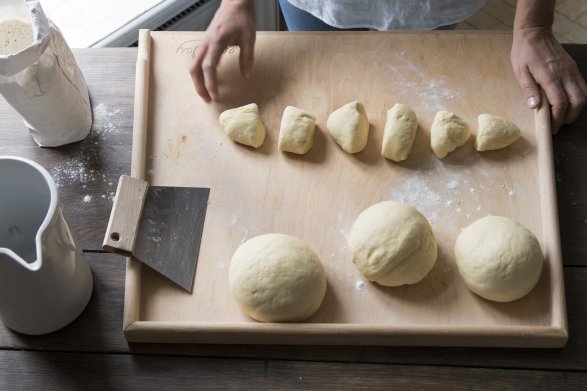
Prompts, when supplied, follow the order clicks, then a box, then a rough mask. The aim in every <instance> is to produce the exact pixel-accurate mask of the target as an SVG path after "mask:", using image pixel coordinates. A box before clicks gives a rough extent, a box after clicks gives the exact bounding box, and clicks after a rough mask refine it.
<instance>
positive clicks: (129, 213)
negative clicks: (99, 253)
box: [102, 175, 149, 257]
mask: <svg viewBox="0 0 587 391" xmlns="http://www.w3.org/2000/svg"><path fill="white" fill-rule="evenodd" d="M148 188H149V183H147V182H145V181H143V180H142V179H137V178H131V177H129V176H127V175H122V176H121V177H120V180H119V181H118V188H117V189H116V196H115V197H114V205H113V206H112V212H110V220H109V221H108V227H107V228H106V235H105V236H104V243H103V244H102V248H103V249H104V250H105V251H108V252H111V253H116V254H120V255H124V256H127V257H130V256H131V254H132V251H133V249H134V245H135V241H136V237H137V231H138V229H139V221H140V219H141V214H142V212H143V205H144V204H145V198H146V196H147V189H148Z"/></svg>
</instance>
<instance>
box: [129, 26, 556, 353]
mask: <svg viewBox="0 0 587 391" xmlns="http://www.w3.org/2000/svg"><path fill="white" fill-rule="evenodd" d="M201 38H202V33H197V32H149V31H146V30H145V31H142V32H141V39H140V46H139V58H138V62H137V79H136V80H137V83H136V97H135V99H136V100H135V129H134V136H133V151H132V155H133V156H132V175H133V176H136V177H140V178H144V179H146V180H147V181H149V182H150V183H151V184H153V185H158V186H169V185H172V186H195V187H209V188H210V189H211V193H210V202H209V205H208V210H207V215H206V222H205V226H204V233H203V238H202V245H201V248H200V253H199V259H198V265H197V270H196V278H195V283H194V289H193V293H192V294H188V293H186V292H185V291H183V290H182V289H180V288H178V287H176V286H175V285H174V284H173V283H171V282H168V281H167V280H165V279H164V278H163V277H161V276H159V275H158V274H156V273H154V272H152V271H151V270H149V269H148V268H147V267H142V266H141V264H140V263H139V262H137V261H135V260H132V259H129V260H128V265H127V276H126V297H125V313H124V332H125V335H126V337H127V339H128V340H129V341H136V342H198V343H239V344H240V343H260V344H265V343H270V344H346V345H356V344H364V345H445V346H509V347H511V346H526V347H556V346H562V345H564V343H565V341H566V339H567V324H566V311H565V300H564V287H563V274H562V262H561V251H560V244H559V231H558V215H557V208H556V193H555V183H554V170H553V155H552V145H551V135H550V126H549V118H548V111H547V110H539V111H537V112H536V113H535V112H533V111H531V110H529V109H528V108H527V107H526V105H525V101H524V99H523V98H522V96H521V93H520V91H519V87H518V85H517V82H516V80H515V78H514V75H513V73H512V69H511V65H510V60H509V51H510V45H511V39H512V37H511V35H510V34H509V33H505V32H491V33H488V32H458V31H457V32H454V31H453V32H430V33H377V32H367V33H259V34H258V36H257V43H256V48H255V60H256V63H255V73H254V76H253V77H252V78H250V79H249V80H247V81H245V80H243V79H242V78H241V76H240V74H239V71H238V49H230V50H228V51H227V52H226V53H225V55H224V56H223V59H222V62H221V66H220V69H219V79H220V81H221V84H220V96H221V103H216V104H210V105H209V104H206V103H204V102H203V101H202V100H201V99H200V98H199V97H198V96H197V95H196V93H195V90H194V88H193V85H192V81H191V79H190V76H189V73H188V69H189V66H190V64H191V63H192V61H193V53H194V50H195V48H196V47H197V45H198V44H199V42H200V40H201ZM353 100H360V101H361V102H363V103H364V105H365V107H366V111H367V114H368V117H369V122H370V124H371V126H370V136H369V142H368V145H367V147H366V149H365V150H364V151H362V152H361V153H358V154H357V155H349V154H347V153H345V152H343V151H342V150H341V149H340V148H339V147H338V146H337V145H336V144H335V143H334V141H333V140H332V139H331V138H330V136H329V135H328V133H327V131H326V129H325V124H326V119H327V117H328V115H329V114H330V113H331V112H332V111H333V110H335V109H336V108H338V107H340V106H341V105H343V104H345V103H347V102H349V101H353ZM251 102H255V103H257V104H258V105H259V108H260V113H261V116H262V119H263V121H264V123H265V125H266V127H267V138H266V140H265V143H264V144H263V146H262V147H261V148H259V149H258V150H255V149H252V148H248V147H243V146H241V145H237V144H235V143H233V142H232V141H231V140H229V139H228V138H227V136H226V135H225V133H224V132H223V130H222V128H221V127H220V125H219V123H218V115H219V113H220V112H222V111H223V110H225V109H227V108H232V107H236V106H241V105H244V104H247V103H251ZM396 102H402V103H404V104H407V105H409V106H411V107H412V108H413V109H414V110H415V111H416V114H417V115H418V121H419V128H418V133H417V137H416V141H415V146H414V149H413V152H412V153H411V155H410V157H409V159H408V160H406V161H405V162H402V163H399V164H397V163H393V162H390V161H386V160H385V159H383V158H382V157H381V156H380V153H379V151H380V148H381V137H382V131H383V127H384V124H385V119H386V112H387V110H388V109H389V108H391V107H392V106H393V105H394V104H395V103H396ZM287 105H293V106H297V107H300V108H302V109H305V110H308V111H310V112H312V113H313V114H314V115H315V116H316V117H317V124H318V128H319V129H318V131H317V134H316V137H315V145H314V147H313V148H312V149H311V150H310V151H309V152H308V154H307V155H304V156H294V155H291V154H286V153H282V152H279V151H278V149H277V139H278V134H279V125H280V121H281V114H282V112H283V110H284V108H285V107H286V106H287ZM441 109H446V110H449V111H453V112H455V113H457V114H458V115H460V116H462V117H463V118H464V119H465V120H467V121H468V122H469V123H470V124H471V125H472V128H473V130H474V131H475V129H476V122H477V115H478V114H481V113H486V112H487V113H492V114H496V115H501V116H504V117H506V118H509V119H511V120H513V121H514V122H515V123H517V124H518V126H520V128H521V129H522V133H523V136H522V138H521V139H520V140H518V141H517V142H516V143H515V144H514V145H512V146H511V147H509V148H506V149H504V150H501V151H493V152H485V153H479V152H477V151H475V150H474V148H473V146H472V140H471V141H470V142H469V143H467V144H466V145H465V146H464V147H462V148H460V149H459V150H458V151H456V152H454V153H452V154H451V155H449V156H448V157H447V158H445V159H443V160H438V159H437V158H436V157H435V156H434V155H433V153H432V151H431V149H430V147H429V129H430V124H431V122H432V119H433V117H434V114H435V113H436V111H438V110H441ZM389 199H394V200H399V201H404V202H407V203H410V204H412V205H413V206H415V207H416V208H418V209H419V210H420V211H421V212H422V213H423V214H424V215H425V216H426V217H427V218H428V219H429V221H430V223H431V225H432V228H433V230H434V232H435V234H436V237H437V240H438V248H439V257H438V260H437V262H436V265H435V267H434V268H433V270H432V271H431V272H430V273H429V275H428V276H427V277H426V278H425V279H424V280H423V281H421V282H420V283H418V284H415V285H410V286H402V287H396V288H385V287H381V286H378V285H376V284H372V283H370V282H368V281H366V280H365V278H363V277H362V276H361V274H360V273H359V272H358V270H357V269H356V268H355V267H354V265H353V264H352V262H351V259H350V254H349V251H348V249H347V237H348V234H349V230H350V228H351V226H352V224H353V221H354V219H355V218H356V216H357V215H358V214H359V213H360V212H361V211H362V210H364V209H365V208H367V207H368V206H370V205H371V204H373V203H376V202H379V201H381V200H389ZM488 214H497V215H502V216H507V217H510V218H513V219H515V220H517V221H519V222H521V223H522V224H524V225H525V226H527V227H528V228H529V229H531V230H532V231H533V232H534V233H535V234H536V236H537V237H538V239H539V241H540V243H541V245H542V248H543V251H544V254H545V267H544V271H543V274H542V277H541V279H540V282H539V283H538V285H537V286H536V288H535V289H534V290H533V291H532V292H531V293H530V294H529V295H528V296H526V297H524V298H522V299H520V300H517V301H514V302H511V303H494V302H490V301H487V300H484V299H482V298H480V297H478V296H476V295H474V294H473V293H471V292H470V291H468V290H467V288H466V287H465V285H464V284H463V281H462V279H461V277H460V275H459V273H458V270H457V268H456V265H455V261H454V257H453V246H454V241H455V239H456V237H457V235H458V233H459V232H460V231H461V229H463V228H464V227H466V226H467V225H468V224H470V223H472V222H473V221H475V220H476V219H478V218H481V217H483V216H486V215H488ZM268 232H281V233H285V234H289V235H293V236H296V237H298V238H300V239H302V240H304V241H305V242H307V243H308V244H309V245H310V246H311V247H312V248H313V249H314V250H315V251H316V252H317V253H318V254H319V256H320V258H321V260H322V262H323V265H324V268H325V270H326V273H327V279H328V289H327V293H326V297H325V299H324V301H323V303H322V306H321V308H320V309H319V311H318V312H317V313H316V314H315V315H314V316H313V317H312V318H310V319H309V320H308V321H307V322H304V323H298V324H263V323H259V322H256V321H254V320H252V319H250V318H248V317H247V316H246V315H244V314H243V313H242V312H241V311H240V309H239V307H238V306H237V304H236V302H235V301H234V299H233V298H232V296H231V294H230V291H229V287H228V269H229V264H230V259H231V256H232V254H233V252H234V251H235V250H236V248H237V247H238V246H239V245H240V244H241V243H242V242H243V241H245V240H247V239H249V238H251V237H254V236H256V235H259V234H263V233H268Z"/></svg>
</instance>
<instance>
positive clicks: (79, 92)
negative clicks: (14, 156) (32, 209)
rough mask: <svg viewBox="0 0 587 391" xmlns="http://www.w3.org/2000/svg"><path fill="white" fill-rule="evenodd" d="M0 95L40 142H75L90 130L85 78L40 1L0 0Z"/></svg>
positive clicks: (60, 143) (43, 143)
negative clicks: (0, 0)
mask: <svg viewBox="0 0 587 391" xmlns="http://www.w3.org/2000/svg"><path fill="white" fill-rule="evenodd" d="M0 94H2V95H3V96H4V98H5V99H6V101H7V102H8V103H9V104H10V105H11V106H12V107H13V108H14V109H15V110H16V111H17V112H18V113H19V114H20V115H21V116H22V117H23V119H24V122H25V125H26V126H27V127H28V128H29V130H30V132H31V135H32V136H33V139H34V140H35V141H36V142H37V144H39V145H41V146H45V147H57V146H61V145H64V144H69V143H73V142H76V141H80V140H82V139H84V138H85V137H86V136H87V135H88V133H89V132H90V128H91V126H92V110H91V107H90V98H89V94H88V89H87V87H86V83H85V80H84V77H83V75H82V73H81V71H80V69H79V67H78V66H77V63H76V61H75V58H74V57H73V54H72V53H71V50H70V48H69V46H68V45H67V43H66V42H65V40H64V38H63V36H62V35H61V32H60V31H59V29H58V28H57V27H56V26H55V25H54V24H53V23H52V22H51V21H50V20H49V19H48V18H47V16H46V15H45V13H44V12H43V9H42V8H41V4H40V3H39V2H38V1H37V0H4V1H2V4H0Z"/></svg>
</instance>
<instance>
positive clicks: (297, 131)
mask: <svg viewBox="0 0 587 391" xmlns="http://www.w3.org/2000/svg"><path fill="white" fill-rule="evenodd" d="M315 125H316V117H314V116H313V115H312V114H310V113H308V112H306V111H304V110H302V109H298V108H297V107H293V106H287V107H286V108H285V110H284V111H283V117H281V128H280V130H279V146H278V148H279V150H280V151H283V152H292V153H297V154H299V155H303V154H304V153H306V152H308V151H309V150H310V148H312V145H314V128H315Z"/></svg>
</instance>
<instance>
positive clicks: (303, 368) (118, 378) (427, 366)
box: [0, 45, 587, 390]
mask: <svg viewBox="0 0 587 391" xmlns="http://www.w3.org/2000/svg"><path fill="white" fill-rule="evenodd" d="M565 49H566V50H567V51H568V52H569V53H570V54H571V56H572V57H573V58H574V59H575V61H577V63H578V65H579V69H580V70H581V72H582V74H583V75H585V76H587V45H565ZM74 54H75V56H76V59H77V61H78V63H79V65H80V68H81V69H82V72H83V73H84V76H85V77H86V81H87V83H88V88H89V90H90V95H91V100H92V106H93V109H94V125H93V127H92V132H91V133H90V135H89V136H88V137H87V138H86V139H85V140H83V141H81V142H79V143H75V144H72V145H68V146H64V147H60V148H39V147H38V146H37V145H36V144H35V142H34V141H33V140H32V138H31V137H30V135H29V134H28V131H27V129H26V127H25V126H24V124H23V123H22V121H21V119H20V117H19V116H18V114H16V113H15V112H14V110H13V109H12V108H11V107H10V106H8V104H6V102H4V101H3V100H2V99H1V98H0V124H1V125H2V129H1V130H0V153H1V154H6V155H7V154H9V155H17V156H23V157H27V158H30V159H33V160H35V161H36V162H38V163H39V164H42V165H43V166H44V167H45V168H46V169H47V170H49V171H50V172H51V175H52V176H53V177H54V178H55V179H56V180H58V182H59V195H60V197H61V199H62V200H63V206H64V213H65V215H66V217H67V221H68V224H69V226H70V228H71V229H72V232H73V233H74V234H75V236H76V239H77V241H78V243H81V246H82V247H83V249H84V255H85V258H86V260H87V261H88V262H89V264H90V267H91V269H92V273H93V275H94V293H93V296H92V298H91V300H90V303H89V305H88V307H87V308H86V310H85V311H84V312H83V313H82V314H81V315H80V317H79V318H78V319H76V320H75V321H74V322H73V323H71V324H70V325H69V326H67V327H65V328H64V329H62V330H59V331H57V332H55V333H51V334H49V335H44V336H26V335H21V334H18V333H14V332H12V331H11V330H9V329H7V328H6V327H4V326H3V325H2V324H1V323H0V374H1V375H0V389H6V390H20V389H24V390H30V389H35V390H38V389H43V390H64V389H80V388H83V389H88V390H92V389H96V390H103V389H105V388H108V389H125V390H126V389H152V388H162V387H163V388H164V389H165V388H173V389H189V390H191V389H194V388H198V389H231V388H234V389H242V388H243V387H245V388H246V387H249V388H255V389H276V388H281V389H283V388H295V389H300V390H303V389H312V390H316V389H325V390H332V389H337V390H360V389H365V390H372V389H377V388H385V387H387V388H389V385H390V384H393V385H395V384H397V387H396V388H399V389H415V390H420V389H422V388H425V387H427V388H434V389H435V390H454V389H455V388H459V386H461V385H462V387H461V388H472V389H483V390H487V389H496V390H507V389H529V388H531V389H545V390H584V389H586V388H587V289H585V287H586V286H587V268H586V267H585V266H586V265H587V263H586V261H587V245H586V242H585V237H586V235H587V224H586V223H585V221H584V220H585V218H586V217H587V181H586V180H585V178H587V164H585V163H586V162H587V148H585V146H587V132H585V129H586V128H587V111H586V110H584V111H583V112H582V113H581V115H580V116H579V118H578V119H577V121H575V122H574V123H573V124H569V125H565V126H564V127H563V128H562V129H561V131H560V132H559V133H558V134H557V135H556V136H555V137H553V142H554V152H555V169H556V187H557V198H558V208H559V220H558V221H559V222H560V229H561V243H562V251H563V261H564V265H565V267H564V278H565V291H566V294H565V296H566V299H567V313H568V320H569V340H568V343H567V344H566V345H565V347H564V348H560V349H535V348H522V349H519V348H518V349H516V348H455V347H401V346H314V345H311V346H308V345H303V346H292V345H264V344H263V345H252V344H248V345H242V344H240V343H239V344H234V345H229V344H225V343H224V344H155V343H128V342H127V340H126V339H125V337H124V334H123V333H122V327H123V321H122V318H123V307H124V300H123V298H124V294H125V290H126V287H125V264H124V261H123V260H122V259H121V257H120V256H118V255H113V254H107V253H103V252H102V251H101V245H102V240H103V238H104V231H105V229H106V225H107V222H108V216H109V214H110V210H111V208H112V198H111V195H112V196H113V192H114V191H115V189H116V181H117V180H118V177H119V176H120V175H121V174H129V173H130V167H131V156H130V150H131V138H132V123H133V110H132V107H133V91H134V77H135V67H136V58H137V49H136V48H124V49H99V50H98V49H85V50H75V51H74ZM78 165H79V167H80V168H83V169H84V170H85V171H86V172H87V173H92V170H93V173H92V174H93V175H89V176H84V175H71V173H70V170H71V167H78ZM85 196H89V197H91V199H92V201H91V202H89V203H87V202H85V201H84V198H85ZM249 385H250V386H249Z"/></svg>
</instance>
